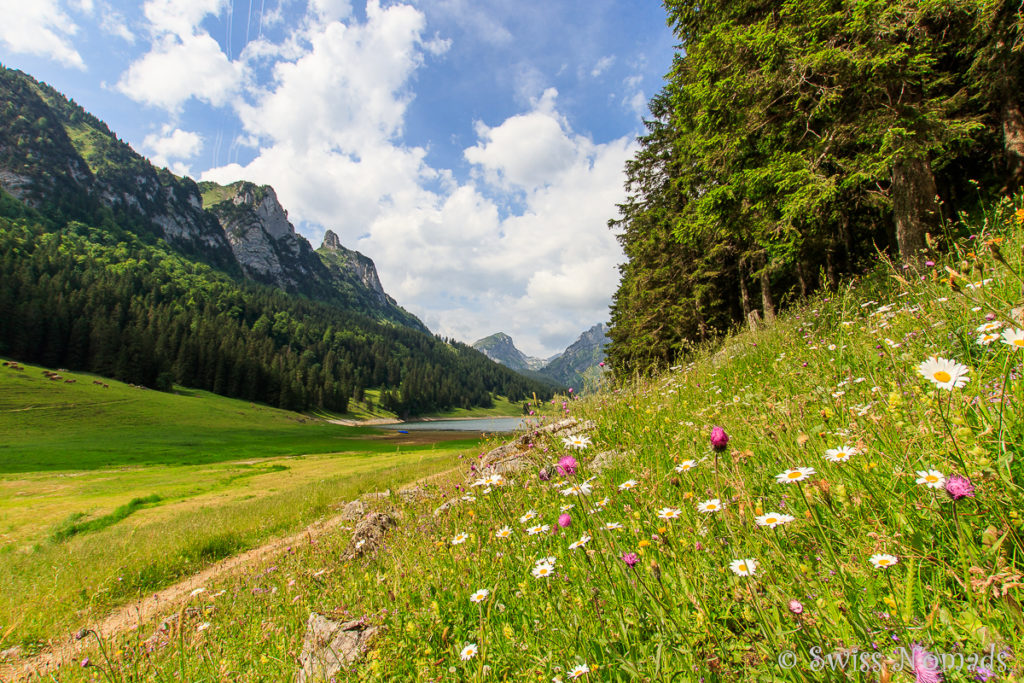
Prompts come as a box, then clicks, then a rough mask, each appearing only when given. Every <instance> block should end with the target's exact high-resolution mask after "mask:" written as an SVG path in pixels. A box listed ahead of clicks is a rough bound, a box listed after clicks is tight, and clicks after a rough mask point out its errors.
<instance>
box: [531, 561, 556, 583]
mask: <svg viewBox="0 0 1024 683" xmlns="http://www.w3.org/2000/svg"><path fill="white" fill-rule="evenodd" d="M530 573H531V574H533V576H534V578H537V579H545V578H547V577H549V576H551V575H552V574H554V573H555V568H554V567H552V566H551V565H550V564H547V563H542V564H538V565H536V566H534V568H533V571H531V572H530Z"/></svg>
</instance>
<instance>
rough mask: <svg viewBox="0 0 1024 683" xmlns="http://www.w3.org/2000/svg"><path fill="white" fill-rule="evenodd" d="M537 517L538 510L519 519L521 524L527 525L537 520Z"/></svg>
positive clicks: (531, 511)
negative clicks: (532, 520)
mask: <svg viewBox="0 0 1024 683" xmlns="http://www.w3.org/2000/svg"><path fill="white" fill-rule="evenodd" d="M536 516H537V511H536V510H530V511H529V512H527V513H526V514H525V515H523V516H522V517H520V518H519V523H520V524H526V523H527V522H529V521H530V520H531V519H533V518H535V517H536Z"/></svg>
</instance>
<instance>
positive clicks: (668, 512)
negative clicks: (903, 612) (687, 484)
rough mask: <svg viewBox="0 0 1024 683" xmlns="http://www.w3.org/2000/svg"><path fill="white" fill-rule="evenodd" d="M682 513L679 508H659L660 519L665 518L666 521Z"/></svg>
mask: <svg viewBox="0 0 1024 683" xmlns="http://www.w3.org/2000/svg"><path fill="white" fill-rule="evenodd" d="M680 514H682V512H681V510H680V509H679V508H661V509H660V510H658V519H664V520H665V521H666V522H667V521H669V520H671V519H676V518H677V517H679V515H680Z"/></svg>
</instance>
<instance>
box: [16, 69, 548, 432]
mask: <svg viewBox="0 0 1024 683" xmlns="http://www.w3.org/2000/svg"><path fill="white" fill-rule="evenodd" d="M0 356H5V357H8V358H13V359H17V360H21V361H24V362H28V363H39V364H41V365H45V366H48V367H51V368H57V367H61V368H67V369H69V370H84V371H88V372H94V373H97V374H100V375H104V376H108V377H112V378H115V379H118V380H121V381H124V382H129V383H133V384H138V385H143V386H148V387H154V388H159V389H165V390H169V389H171V388H172V387H173V385H175V384H178V385H184V386H187V387H192V388H196V389H206V390H209V391H212V392H214V393H217V394H221V395H225V396H232V397H238V398H243V399H245V400H249V401H261V402H264V403H268V404H270V405H275V406H278V407H282V408H287V409H290V410H314V409H317V410H330V411H336V412H345V411H346V409H347V407H348V403H349V400H350V399H351V398H353V397H355V398H356V399H357V400H362V398H363V397H364V390H365V389H370V388H375V389H378V390H379V394H378V396H379V398H378V399H377V400H378V401H379V404H380V405H381V407H383V408H385V409H386V410H390V411H393V412H395V413H398V414H401V415H415V414H423V413H429V412H437V411H443V410H448V409H450V408H456V407H461V408H470V407H474V406H482V407H491V406H492V405H493V398H494V396H504V397H507V398H508V399H509V400H511V401H513V402H515V401H520V400H523V399H525V398H526V397H528V396H532V395H533V394H534V393H536V394H537V395H538V397H542V398H544V397H550V396H551V393H552V391H551V386H550V383H545V382H539V381H536V380H531V379H528V378H525V377H523V376H521V375H518V374H516V373H515V372H513V371H512V370H510V369H508V368H505V367H504V366H501V365H499V364H497V363H495V362H493V361H491V360H489V359H488V358H486V357H485V356H483V355H482V354H480V353H478V352H477V351H475V350H473V349H471V348H470V347H469V346H467V345H465V344H460V343H457V342H454V341H451V340H446V339H441V338H439V337H436V336H434V335H432V334H430V333H429V331H428V330H427V329H426V328H425V327H424V326H423V324H422V323H421V322H420V321H419V320H417V319H416V318H415V316H413V315H411V314H410V313H408V312H407V311H404V310H402V309H401V307H399V306H398V305H397V304H396V303H395V301H394V300H393V299H392V298H391V297H389V296H388V295H387V294H386V293H385V292H384V289H383V287H382V286H381V283H380V278H379V277H378V275H377V270H376V268H375V267H374V265H373V261H371V260H370V259H369V258H367V257H366V256H364V255H362V254H359V253H358V252H354V251H351V250H348V249H345V248H344V247H343V246H342V245H341V244H340V241H339V240H338V238H337V235H335V234H334V233H328V235H327V237H326V238H325V240H324V244H323V245H322V246H321V248H320V249H319V250H314V249H313V248H312V246H311V245H310V244H309V243H308V242H307V241H306V240H305V238H303V237H302V236H301V235H298V234H297V233H296V232H295V229H294V227H293V226H292V225H291V223H290V222H289V221H288V214H287V212H286V211H285V209H284V207H282V206H281V204H280V202H278V200H277V196H276V193H275V192H274V190H273V188H271V187H269V186H258V185H255V184H252V183H248V182H237V183H232V184H230V185H225V186H221V185H217V184H213V183H204V184H203V185H202V188H200V186H199V185H197V184H196V183H195V182H193V181H192V180H191V179H189V178H179V177H177V176H175V175H174V174H172V173H170V172H169V171H167V170H166V169H155V168H154V167H153V166H152V165H151V164H150V163H149V162H148V161H147V160H146V159H145V158H143V157H142V156H140V155H138V154H136V153H135V151H134V150H132V148H131V147H130V146H128V145H127V144H126V143H124V142H122V141H121V140H119V139H118V138H117V137H116V136H115V135H114V134H113V133H112V132H111V131H110V129H109V128H108V127H107V126H106V125H105V124H104V123H103V122H102V121H100V120H99V119H97V118H96V117H94V116H92V115H91V114H89V113H87V112H85V111H84V110H83V109H82V108H81V107H79V106H78V105H76V104H75V103H74V102H72V101H70V100H68V99H66V98H65V97H64V96H63V95H61V94H60V93H58V92H57V91H55V90H53V89H52V88H50V87H49V86H47V85H45V84H43V83H39V82H38V81H35V80H34V79H32V78H31V77H30V76H27V75H25V74H23V73H21V72H19V71H14V70H10V69H5V68H3V67H2V66H0Z"/></svg>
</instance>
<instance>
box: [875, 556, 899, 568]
mask: <svg viewBox="0 0 1024 683" xmlns="http://www.w3.org/2000/svg"><path fill="white" fill-rule="evenodd" d="M868 561H869V562H870V563H871V564H873V565H875V569H884V568H886V567H891V566H892V565H894V564H896V563H897V562H899V560H898V559H896V556H895V555H886V554H885V553H880V554H878V555H872V556H871V557H869V558H868Z"/></svg>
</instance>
